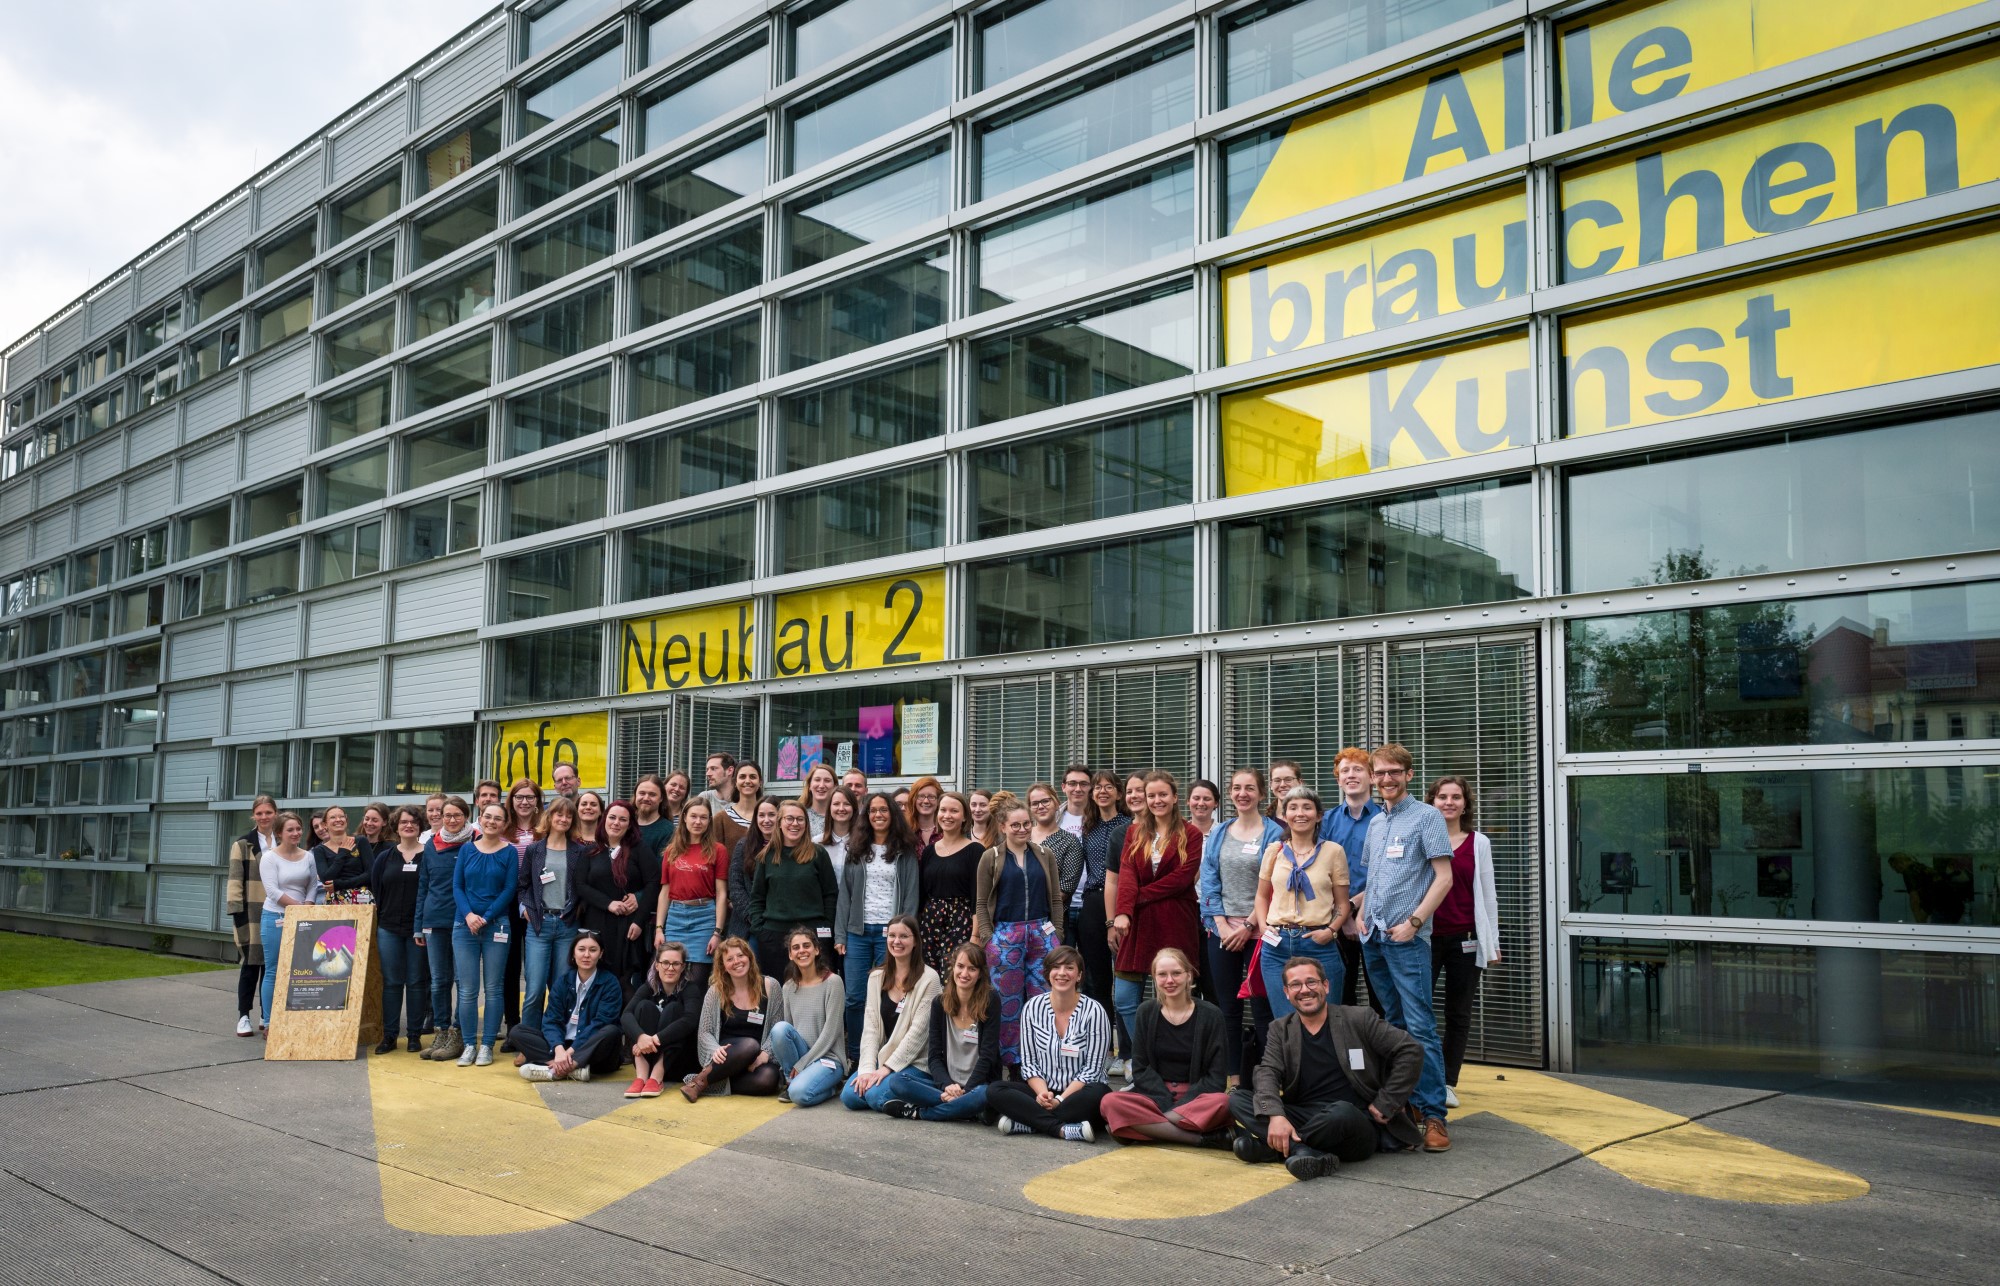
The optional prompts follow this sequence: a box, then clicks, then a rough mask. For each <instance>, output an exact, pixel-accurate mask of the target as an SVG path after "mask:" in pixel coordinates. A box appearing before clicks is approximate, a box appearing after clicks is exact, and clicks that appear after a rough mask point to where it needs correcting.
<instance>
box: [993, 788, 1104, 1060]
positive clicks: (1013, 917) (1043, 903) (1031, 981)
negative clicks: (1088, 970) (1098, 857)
mask: <svg viewBox="0 0 2000 1286" xmlns="http://www.w3.org/2000/svg"><path fill="white" fill-rule="evenodd" d="M1000 808H1005V809H1006V811H1005V812H1004V813H1002V812H998V811H997V810H998V809H1000ZM995 815H996V816H997V817H998V818H999V821H1000V830H1001V834H1002V836H1003V838H1002V839H1001V841H1000V843H999V844H998V845H996V846H995V847H993V848H989V849H987V850H986V852H985V853H984V854H983V855H982V856H981V857H980V859H979V875H978V880H979V885H978V893H977V898H978V901H977V905H976V907H975V909H974V912H973V925H972V937H973V941H975V942H978V943H979V944H980V945H982V946H984V947H985V948H986V968H987V971H988V972H989V973H990V974H991V975H992V977H993V990H994V991H995V992H996V993H998V995H999V997H1000V1061H1001V1063H1002V1064H1004V1065H1005V1066H1007V1067H1014V1066H1017V1065H1018V1064H1019V1063H1020V1062H1021V1057H1022V1054H1021V1039H1022V1038H1021V1022H1022V1018H1021V1015H1022V1013H1023V1012H1024V1010H1025V1007H1026V1005H1027V1003H1028V1001H1029V1000H1031V999H1033V998H1034V997H1035V996H1038V995H1040V994H1041V993H1042V992H1043V991H1045V990H1047V988H1048V979H1047V973H1046V970H1047V965H1046V961H1047V959H1048V956H1049V953H1050V952H1051V951H1053V950H1054V949H1055V947H1056V945H1057V943H1059V942H1060V941H1061V940H1062V913H1063V904H1062V887H1061V884H1060V882H1059V881H1060V877H1059V876H1058V874H1057V872H1056V862H1055V859H1054V858H1053V857H1051V856H1049V852H1048V850H1047V849H1045V848H1042V847H1040V846H1038V845H1036V844H1035V843H1034V842H1033V841H1032V840H1030V839H1029V838H1028V836H1029V833H1030V831H1031V830H1032V829H1033V824H1032V823H1031V822H1030V821H1029V820H1028V806H1027V805H1026V804H1014V805H1011V806H1009V805H1006V804H1001V805H996V813H995ZM1080 961H1081V957H1079V962H1080Z"/></svg>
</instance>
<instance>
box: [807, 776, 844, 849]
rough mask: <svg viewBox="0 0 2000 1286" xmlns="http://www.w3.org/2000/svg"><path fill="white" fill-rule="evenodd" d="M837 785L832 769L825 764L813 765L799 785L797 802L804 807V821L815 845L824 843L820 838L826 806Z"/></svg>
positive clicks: (823, 831)
mask: <svg viewBox="0 0 2000 1286" xmlns="http://www.w3.org/2000/svg"><path fill="white" fill-rule="evenodd" d="M839 785H840V783H839V782H838V781H837V780H836V779H835V778H834V775H833V769H831V768H829V767H827V766H826V765H825V764H814V765H813V766H812V769H811V770H810V771H808V772H807V773H806V779H805V780H804V781H802V782H800V783H799V802H800V803H801V804H804V805H805V807H806V821H807V823H808V824H809V825H810V826H811V828H812V837H813V843H815V844H821V843H824V842H825V841H824V840H823V839H822V838H821V836H823V835H825V834H826V805H827V801H828V800H829V799H831V798H832V797H833V792H834V791H835V790H837V789H838V788H839Z"/></svg>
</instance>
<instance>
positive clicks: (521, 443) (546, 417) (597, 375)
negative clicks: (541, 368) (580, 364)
mask: <svg viewBox="0 0 2000 1286" xmlns="http://www.w3.org/2000/svg"><path fill="white" fill-rule="evenodd" d="M610 427H611V372H610V370H608V369H604V370H596V371H592V372H590V373H589V374H587V375H580V376H577V377H576V378H574V379H568V380H564V381H563V382H562V383H560V384H551V385H548V386H547V387H545V388H538V389H536V390H534V391H533V392H532V393H523V394H522V395H521V396H519V397H517V398H513V399H512V400H510V401H509V402H508V403H507V454H508V455H510V456H514V455H526V454H528V453H529V452H530V451H539V450H541V449H542V448H543V447H548V446H554V445H555V444H556V443H558V442H574V441H575V440H576V439H578V438H581V437H585V436H587V435H589V434H592V433H599V432H602V431H603V430H605V429H608V428H610Z"/></svg>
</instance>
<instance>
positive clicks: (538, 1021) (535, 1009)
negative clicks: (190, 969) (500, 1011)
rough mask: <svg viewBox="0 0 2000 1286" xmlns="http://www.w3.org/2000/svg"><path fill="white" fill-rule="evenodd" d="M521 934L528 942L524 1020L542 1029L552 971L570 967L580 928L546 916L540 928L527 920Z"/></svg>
mask: <svg viewBox="0 0 2000 1286" xmlns="http://www.w3.org/2000/svg"><path fill="white" fill-rule="evenodd" d="M521 932H522V933H523V934H524V935H526V939H527V940H526V941H524V942H523V943H522V944H521V948H522V952H523V963H522V968H523V970H524V971H525V973H526V974H527V985H526V989H525V990H523V991H522V993H521V1021H522V1022H524V1023H526V1024H527V1025H528V1026H530V1027H540V1026H541V1025H542V1010H543V1008H544V1007H545V1006H546V1004H547V1003H548V994H549V973H550V971H551V970H554V971H555V972H558V973H560V972H561V971H562V970H564V969H566V968H568V967H569V949H570V947H571V946H573V945H575V943H576V926H575V925H573V924H566V923H564V922H563V919H562V917H561V916H557V915H545V916H543V917H542V927H541V928H539V929H537V928H535V927H534V926H533V925H531V924H529V923H528V922H527V921H525V920H523V921H522V922H521Z"/></svg>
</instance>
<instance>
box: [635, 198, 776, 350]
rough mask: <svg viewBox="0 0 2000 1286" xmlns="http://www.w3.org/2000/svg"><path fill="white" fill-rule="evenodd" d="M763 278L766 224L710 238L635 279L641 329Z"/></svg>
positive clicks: (749, 286) (648, 266) (760, 222)
mask: <svg viewBox="0 0 2000 1286" xmlns="http://www.w3.org/2000/svg"><path fill="white" fill-rule="evenodd" d="M763 280H764V221H763V220H762V219H759V220H757V221H755V222H753V223H746V224H744V225H743V226H742V227H740V228H736V229H734V230H732V231H730V232H725V233H723V234H722V235H721V236H719V237H711V238H710V239H709V240H707V241H703V242H699V243H697V244H695V245H693V246H690V247H688V248H687V249H685V250H681V251H677V252H675V253H674V254H671V255H668V256H667V257H665V258H664V259H655V260H654V261H653V262H651V263H649V264H645V265H643V266H641V267H640V268H639V269H638V270H637V271H636V272H635V273H634V274H633V278H632V285H633V289H634V291H635V293H636V294H637V295H638V297H639V325H641V326H652V325H655V324H657V323H659V322H663V321H666V320H668V319H669V318H673V317H678V316H680V315H681V314H682V313H685V312H692V311H693V310H695V309H697V308H701V307H705V306H706V305H708V304H712V303H714V302H716V301H717V300H718V299H727V298H729V296H731V295H734V294H738V293H740V292H742V291H745V290H750V289H753V288H754V287H756V286H757V284H758V283H760V282H762V281H763Z"/></svg>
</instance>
